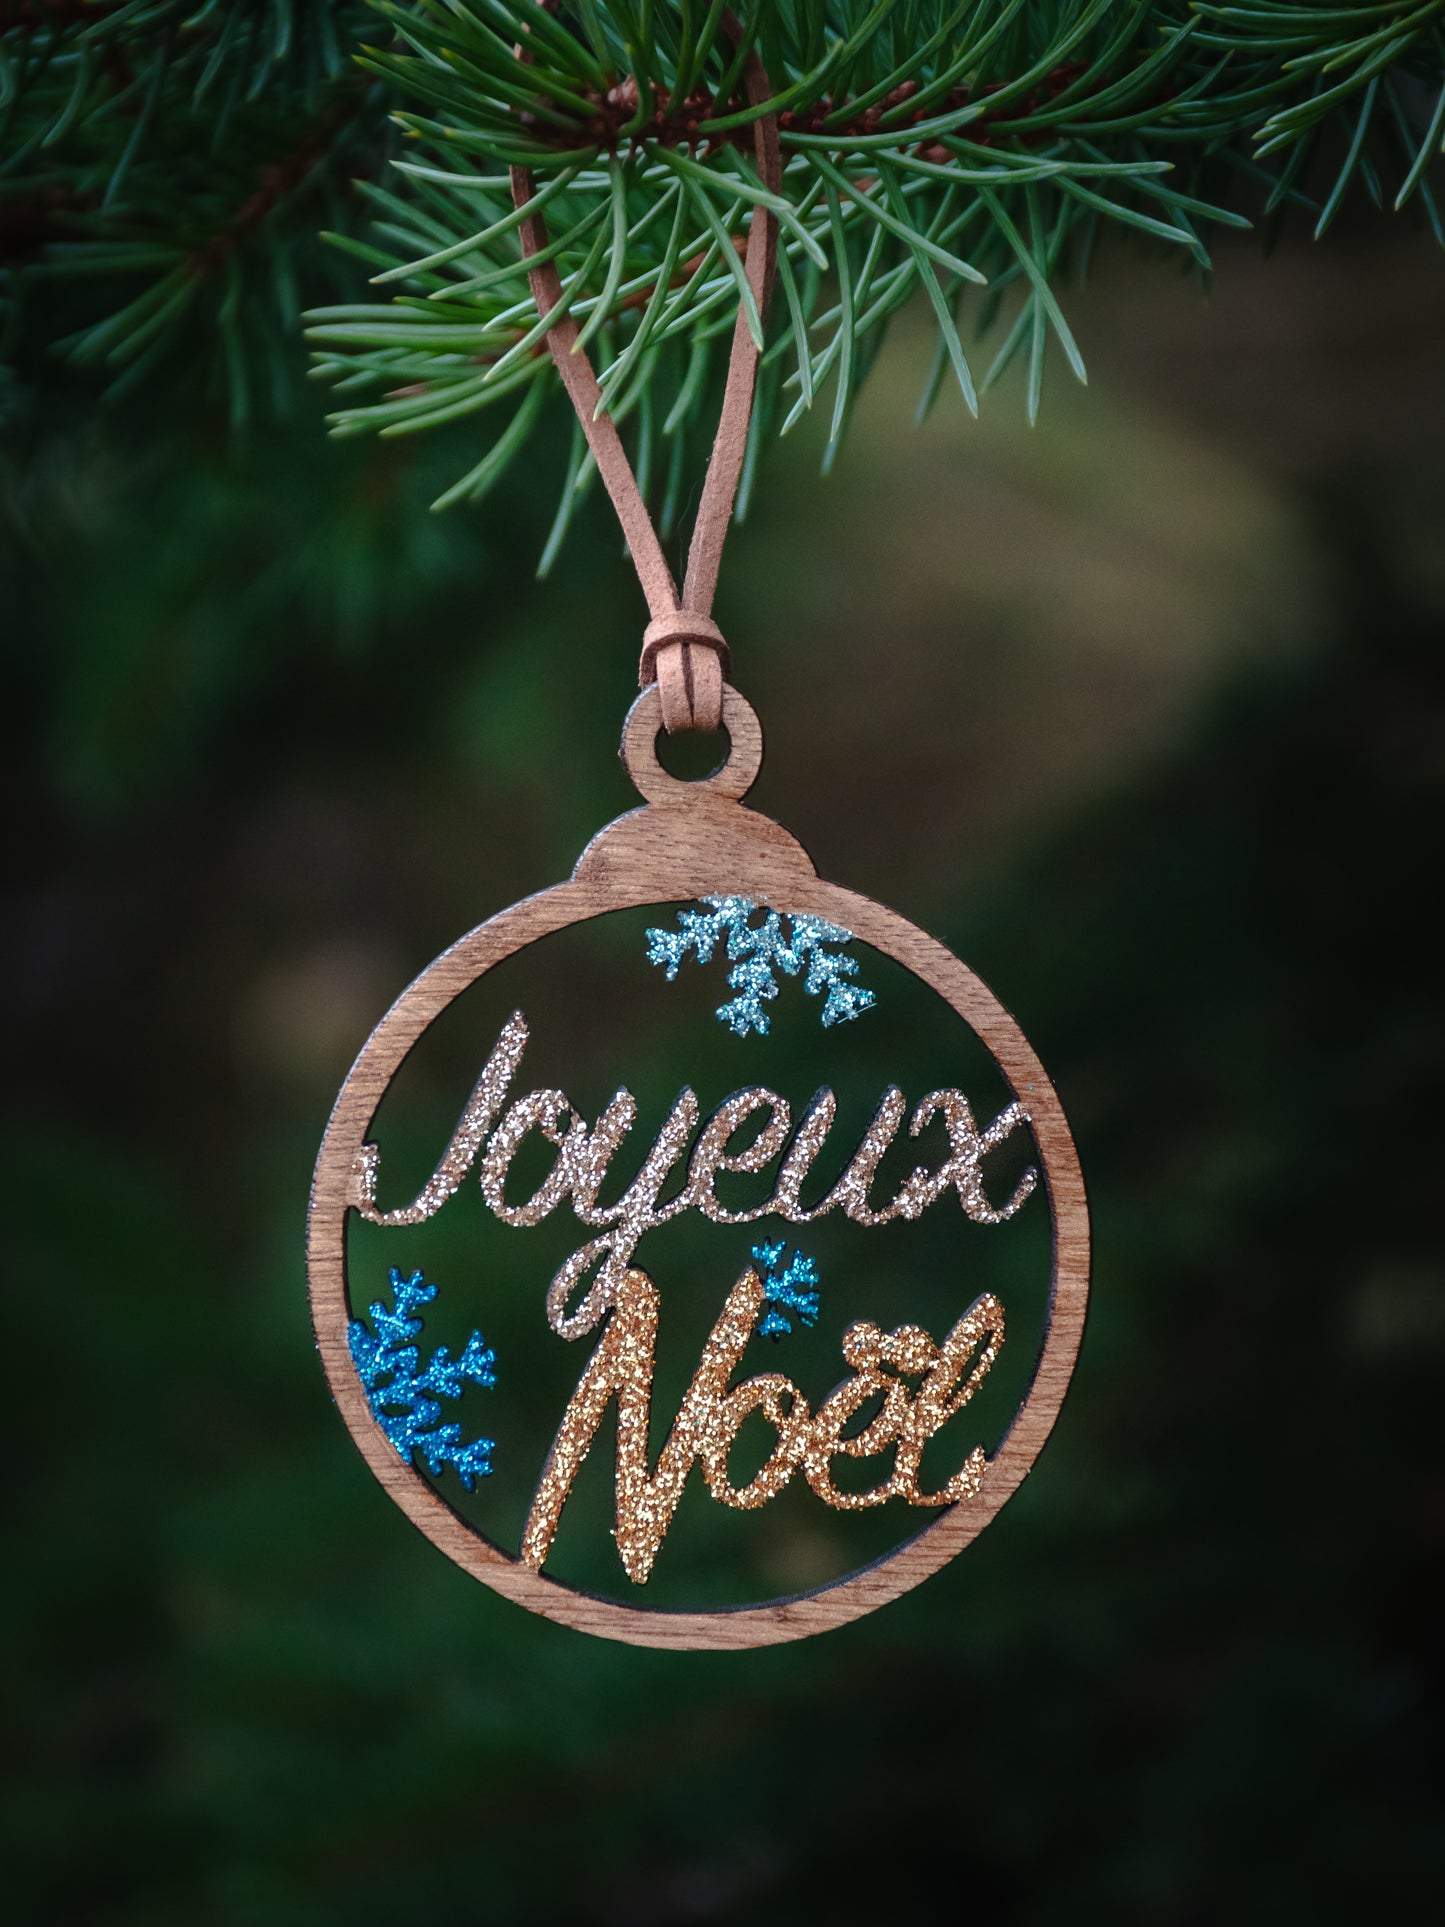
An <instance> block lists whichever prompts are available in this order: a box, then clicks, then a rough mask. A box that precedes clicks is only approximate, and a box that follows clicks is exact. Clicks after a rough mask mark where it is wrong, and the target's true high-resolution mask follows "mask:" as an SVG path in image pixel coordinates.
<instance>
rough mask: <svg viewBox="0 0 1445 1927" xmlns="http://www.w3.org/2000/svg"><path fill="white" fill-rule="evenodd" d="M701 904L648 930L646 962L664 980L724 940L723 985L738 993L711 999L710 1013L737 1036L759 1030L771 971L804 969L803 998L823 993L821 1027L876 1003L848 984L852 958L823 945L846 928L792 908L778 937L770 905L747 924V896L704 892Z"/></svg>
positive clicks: (837, 939) (772, 984) (842, 938)
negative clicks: (674, 924)
mask: <svg viewBox="0 0 1445 1927" xmlns="http://www.w3.org/2000/svg"><path fill="white" fill-rule="evenodd" d="M703 902H704V903H705V904H707V906H708V909H707V910H706V911H702V910H680V911H679V912H678V918H677V920H678V924H679V928H678V929H676V930H649V931H648V933H647V961H648V962H649V963H653V964H664V965H665V966H666V968H667V981H668V982H669V983H671V982H672V981H673V979H674V978H675V977H676V976H677V973H678V968H679V966H680V965H681V964H682V963H683V962H684V960H685V959H686V958H687V957H688V956H689V955H691V956H695V957H696V958H697V960H698V962H699V963H709V962H711V960H712V954H713V951H714V950H715V949H716V948H717V946H718V945H719V943H721V942H722V940H723V938H724V937H726V939H727V954H728V959H729V961H730V962H731V964H732V966H733V967H732V969H731V970H730V971H729V972H728V983H729V984H730V985H731V986H732V988H733V989H734V990H735V991H736V992H737V993H738V994H737V996H736V997H733V998H732V999H730V1001H729V1002H727V1003H725V1004H719V1006H718V1010H717V1015H718V1019H719V1021H720V1022H721V1023H724V1024H726V1025H728V1026H729V1028H730V1029H731V1030H733V1031H735V1032H736V1033H737V1035H738V1036H739V1037H746V1036H747V1035H748V1034H749V1032H751V1031H757V1033H758V1035H759V1036H766V1035H767V1030H768V1013H767V1012H766V1011H765V1010H764V1009H763V1005H764V1004H765V1003H771V1001H772V1000H773V998H774V997H776V996H777V994H778V977H777V973H778V972H781V973H782V975H783V976H785V977H796V976H797V975H798V974H799V973H800V972H802V973H804V975H803V988H804V990H805V991H807V993H808V995H809V996H810V997H820V996H823V994H824V993H825V992H826V994H827V1001H826V1002H825V1003H824V1005H823V1022H824V1024H825V1025H832V1024H846V1023H848V1022H849V1021H850V1020H851V1019H852V1018H854V1017H861V1016H862V1014H863V1012H864V1011H865V1010H868V1009H870V1008H871V1007H872V1005H873V1004H875V1003H876V1002H877V998H876V997H875V996H874V994H873V992H872V991H871V990H864V989H863V987H862V986H861V985H860V984H852V983H849V982H848V979H849V978H850V977H856V976H857V974H858V960H857V958H856V957H850V956H847V955H846V954H844V953H843V952H840V951H836V950H832V949H829V948H827V947H826V946H828V945H831V944H843V943H851V942H852V941H853V933H852V931H851V930H843V929H840V927H839V926H838V925H837V924H836V923H824V921H823V919H822V918H821V917H810V916H807V915H806V914H804V913H802V912H799V913H797V914H795V915H793V916H790V917H789V918H788V919H787V921H788V923H789V925H790V929H789V932H788V936H787V937H786V939H785V938H784V936H783V918H782V917H781V916H779V914H778V912H777V911H776V910H769V911H767V912H765V914H764V916H763V921H762V922H761V923H756V924H755V923H753V922H751V921H750V919H751V917H752V914H753V912H754V911H755V910H756V909H757V908H758V906H757V904H755V903H754V902H753V901H752V900H751V898H749V897H704V898H703Z"/></svg>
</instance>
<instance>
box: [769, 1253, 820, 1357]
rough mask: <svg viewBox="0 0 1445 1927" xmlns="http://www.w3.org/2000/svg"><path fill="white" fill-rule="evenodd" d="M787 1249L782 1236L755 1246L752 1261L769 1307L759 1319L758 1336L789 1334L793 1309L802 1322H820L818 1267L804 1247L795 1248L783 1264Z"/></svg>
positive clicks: (776, 1336) (774, 1336)
mask: <svg viewBox="0 0 1445 1927" xmlns="http://www.w3.org/2000/svg"><path fill="white" fill-rule="evenodd" d="M787 1249H788V1247H787V1245H786V1244H785V1243H784V1241H783V1240H782V1239H781V1238H780V1239H779V1240H778V1242H777V1243H776V1244H766V1243H764V1244H760V1245H754V1246H753V1263H754V1264H755V1265H756V1266H757V1268H758V1275H759V1277H760V1278H761V1279H762V1281H763V1305H764V1306H765V1307H766V1309H765V1310H764V1311H763V1315H762V1317H761V1318H759V1320H758V1327H757V1329H758V1336H759V1338H772V1339H778V1338H787V1337H789V1336H790V1335H791V1333H792V1330H793V1324H792V1318H790V1317H789V1316H788V1314H789V1313H790V1312H791V1313H792V1315H793V1317H795V1318H796V1319H797V1320H798V1323H799V1324H800V1325H816V1324H817V1322H818V1267H817V1265H816V1264H815V1263H814V1261H813V1260H812V1259H811V1258H805V1257H804V1256H803V1254H802V1252H801V1251H795V1252H794V1253H793V1255H792V1257H791V1258H789V1260H788V1262H787V1264H786V1265H784V1263H783V1254H784V1253H785V1252H786V1251H787Z"/></svg>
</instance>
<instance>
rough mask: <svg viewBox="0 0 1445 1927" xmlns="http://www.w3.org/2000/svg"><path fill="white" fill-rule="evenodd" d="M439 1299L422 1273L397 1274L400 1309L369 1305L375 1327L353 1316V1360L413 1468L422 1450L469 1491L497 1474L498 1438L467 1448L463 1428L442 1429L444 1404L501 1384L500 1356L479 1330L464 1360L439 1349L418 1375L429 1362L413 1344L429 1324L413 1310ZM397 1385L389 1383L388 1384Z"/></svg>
mask: <svg viewBox="0 0 1445 1927" xmlns="http://www.w3.org/2000/svg"><path fill="white" fill-rule="evenodd" d="M436 1295H437V1288H436V1286H435V1285H429V1284H427V1283H425V1282H424V1280H423V1278H422V1274H421V1273H420V1272H419V1271H414V1272H413V1273H412V1274H411V1276H410V1278H403V1277H402V1275H401V1273H400V1272H399V1271H397V1270H395V1269H393V1271H392V1274H391V1296H392V1306H393V1309H390V1310H389V1309H388V1308H387V1307H386V1306H385V1305H383V1304H381V1303H379V1302H378V1303H377V1304H374V1305H372V1306H370V1307H369V1308H368V1311H367V1316H368V1317H369V1318H370V1320H371V1325H370V1326H369V1327H368V1326H367V1325H366V1324H365V1323H363V1321H362V1320H361V1319H359V1318H357V1319H353V1320H352V1322H351V1326H350V1328H349V1330H348V1332H347V1339H348V1342H349V1344H350V1346H351V1358H352V1362H353V1364H354V1365H355V1366H356V1369H357V1372H358V1373H359V1374H360V1377H361V1382H362V1384H363V1385H364V1386H365V1388H366V1396H367V1401H368V1403H369V1404H370V1406H371V1416H372V1417H373V1418H374V1419H375V1420H376V1422H377V1424H378V1425H379V1426H380V1427H381V1429H382V1431H383V1432H385V1434H386V1436H387V1437H388V1438H389V1439H390V1440H391V1442H392V1444H393V1445H394V1446H395V1447H396V1449H397V1451H398V1452H399V1453H400V1454H401V1456H402V1458H404V1459H405V1460H406V1461H407V1463H408V1464H410V1463H411V1459H412V1454H413V1453H414V1452H420V1453H421V1455H422V1457H423V1459H425V1461H426V1468H427V1470H428V1472H430V1473H431V1475H432V1477H433V1478H435V1477H436V1475H437V1474H438V1473H439V1472H440V1471H441V1470H442V1469H443V1467H445V1466H448V1465H450V1466H453V1467H454V1468H455V1469H456V1473H457V1476H458V1478H460V1480H461V1482H462V1484H463V1485H464V1486H465V1487H466V1489H467V1491H468V1492H471V1491H474V1490H475V1488H476V1483H477V1480H478V1479H485V1478H487V1477H488V1476H489V1475H490V1473H491V1470H492V1452H493V1451H494V1449H495V1441H494V1440H492V1439H473V1440H472V1442H471V1443H470V1444H469V1445H463V1443H462V1428H461V1426H460V1425H439V1424H438V1423H437V1421H438V1420H439V1419H440V1417H441V1415H442V1408H441V1406H440V1404H439V1403H438V1400H440V1399H444V1398H460V1397H461V1395H462V1393H463V1391H464V1390H465V1389H466V1387H467V1385H468V1384H472V1385H481V1386H485V1387H488V1388H490V1387H491V1386H493V1385H495V1384H496V1382H497V1374H496V1370H495V1366H496V1362H497V1360H496V1355H495V1353H494V1352H493V1351H492V1349H491V1347H490V1346H488V1345H486V1344H484V1343H483V1341H482V1335H481V1333H480V1332H473V1333H472V1335H471V1337H470V1338H469V1339H468V1340H467V1344H466V1349H465V1351H463V1353H462V1355H461V1357H460V1358H456V1359H454V1358H451V1357H449V1356H448V1354H447V1348H446V1346H445V1345H438V1346H437V1348H436V1350H435V1351H434V1352H433V1353H432V1355H431V1358H430V1359H429V1360H428V1362H427V1368H426V1370H425V1371H424V1372H422V1371H418V1369H417V1367H418V1366H419V1364H420V1363H421V1357H420V1354H419V1352H418V1351H417V1348H416V1346H415V1344H413V1342H412V1341H413V1340H414V1339H416V1338H419V1337H420V1336H421V1327H422V1321H421V1319H420V1318H414V1317H413V1316H412V1313H413V1312H414V1311H415V1310H416V1308H417V1306H418V1305H429V1304H430V1303H431V1301H432V1299H433V1298H435V1297H436ZM384 1378H386V1379H389V1380H390V1383H389V1384H385V1385H383V1384H382V1382H381V1381H382V1379H384Z"/></svg>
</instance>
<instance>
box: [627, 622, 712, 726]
mask: <svg viewBox="0 0 1445 1927" xmlns="http://www.w3.org/2000/svg"><path fill="white" fill-rule="evenodd" d="M728 667H729V656H728V646H727V644H726V642H724V640H723V633H722V630H721V629H719V628H718V626H717V624H716V623H715V622H714V621H713V620H712V618H711V616H702V615H699V614H698V613H697V611H696V610H695V609H676V610H673V611H672V612H671V613H670V614H668V615H661V616H655V617H654V618H653V620H652V621H651V622H649V623H648V625H647V629H646V631H645V632H644V635H643V638H642V660H641V661H640V663H639V664H638V669H637V680H638V684H639V686H640V687H641V688H643V689H645V688H646V687H647V685H648V684H649V683H650V682H655V683H656V684H657V693H658V695H659V696H660V697H661V698H662V726H663V728H664V729H665V730H666V731H667V733H668V735H669V736H671V735H675V734H676V732H677V731H678V730H681V729H701V730H709V729H718V728H720V727H721V725H722V698H723V682H724V680H725V679H726V677H727V672H728Z"/></svg>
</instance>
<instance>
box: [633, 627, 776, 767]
mask: <svg viewBox="0 0 1445 1927" xmlns="http://www.w3.org/2000/svg"><path fill="white" fill-rule="evenodd" d="M697 654H698V655H700V656H710V657H711V660H712V661H713V662H716V661H717V657H716V656H715V655H713V654H712V652H711V651H710V650H698V651H697ZM720 709H721V719H722V727H723V728H724V729H725V730H726V731H727V735H728V753H727V755H726V756H725V757H724V758H723V760H722V762H721V763H719V764H718V766H717V768H716V769H715V770H714V771H713V773H712V775H711V776H704V777H702V778H701V779H700V780H698V781H697V782H692V783H689V782H686V781H684V779H683V778H682V777H680V776H673V775H671V774H670V773H669V771H667V770H665V769H664V768H663V767H662V764H661V763H660V762H659V761H658V759H657V739H658V736H659V735H660V734H661V732H662V730H663V729H664V728H665V727H666V724H665V722H664V720H663V693H662V686H661V684H660V683H649V685H648V686H647V688H646V689H644V690H643V692H642V694H641V695H640V696H639V697H638V698H637V700H636V702H635V703H634V704H633V705H632V707H631V709H629V710H628V712H627V721H626V723H625V724H624V725H623V729H622V750H621V756H622V765H623V768H624V769H625V770H626V771H627V774H628V775H629V776H630V777H631V778H632V781H633V783H634V784H635V785H636V787H637V790H638V793H639V794H640V795H641V796H642V797H643V799H644V801H646V802H648V803H681V802H684V801H686V799H687V798H688V797H692V796H697V795H698V794H699V793H704V794H707V795H710V796H720V797H725V798H726V799H727V800H728V801H730V802H734V803H737V802H741V801H742V799H743V797H745V796H746V795H747V793H748V791H749V790H750V789H751V788H752V786H753V784H754V783H755V782H756V781H757V776H758V771H759V770H760V769H761V768H762V766H763V726H762V724H761V723H760V722H759V721H758V715H757V711H756V710H755V709H754V708H753V706H752V704H751V703H750V702H749V701H748V699H747V697H746V696H740V695H739V694H738V692H737V690H736V689H734V688H733V686H732V684H731V683H723V685H722V691H721V699H720Z"/></svg>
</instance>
